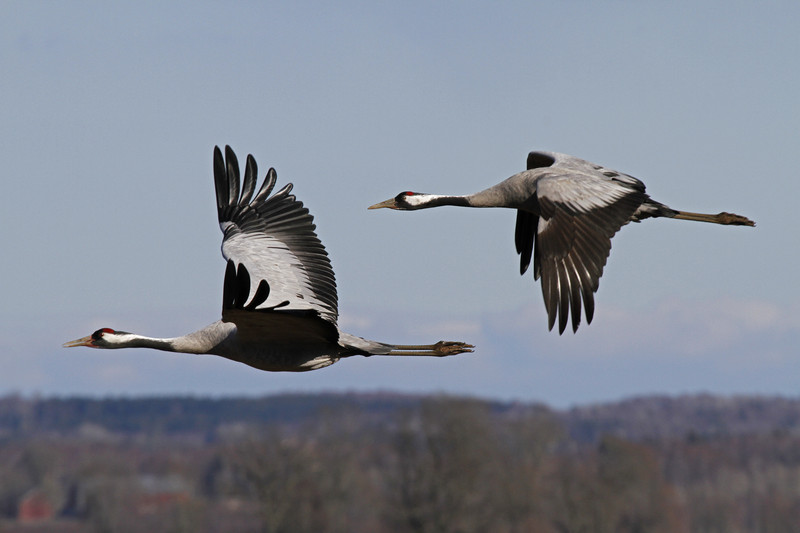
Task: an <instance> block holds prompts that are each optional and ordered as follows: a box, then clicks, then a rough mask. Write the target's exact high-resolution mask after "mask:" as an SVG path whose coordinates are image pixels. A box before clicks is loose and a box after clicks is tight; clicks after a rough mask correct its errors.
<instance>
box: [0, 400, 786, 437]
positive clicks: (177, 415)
mask: <svg viewBox="0 0 800 533" xmlns="http://www.w3.org/2000/svg"><path fill="white" fill-rule="evenodd" d="M424 398H425V396H416V395H404V394H392V393H372V394H363V393H359V394H355V393H353V394H333V393H326V394H281V395H274V396H265V397H256V398H245V397H240V398H197V397H183V396H179V397H143V398H102V399H92V398H23V397H19V396H6V397H3V398H0V437H2V436H6V437H10V436H23V435H24V436H30V435H31V434H36V433H59V434H70V433H74V432H77V431H79V430H82V429H83V430H85V429H86V428H87V427H89V428H95V429H99V430H102V431H105V432H109V433H112V434H118V435H134V434H150V435H151V434H164V435H174V436H178V435H181V434H193V435H204V436H206V437H207V438H213V436H214V434H215V433H216V432H217V431H218V430H219V429H220V428H224V427H230V426H232V425H236V424H245V425H257V426H269V425H272V424H280V425H300V424H303V423H308V422H311V421H313V420H315V419H318V418H319V417H321V416H323V417H324V414H325V412H326V411H333V410H335V411H342V410H351V411H354V412H358V413H359V415H360V417H361V418H362V419H363V421H364V422H365V423H368V421H369V420H371V419H372V420H375V419H387V418H392V417H396V416H398V415H399V414H400V413H402V412H403V411H404V410H409V409H414V408H415V407H417V406H418V405H419V403H420V402H421V401H422V400H423V399H424ZM478 401H480V402H483V403H485V404H486V405H487V406H488V407H489V409H490V411H491V412H492V413H493V414H495V415H496V416H515V414H516V413H520V412H525V411H529V410H539V411H543V412H548V413H550V414H552V416H553V417H554V418H556V419H558V420H560V421H561V422H562V423H563V426H564V429H565V431H566V433H567V434H568V435H569V436H570V437H571V438H572V439H573V440H575V441H577V442H580V443H592V442H597V441H598V440H599V439H600V438H601V437H602V436H603V435H614V436H618V437H621V438H625V439H628V440H633V441H645V440H654V439H669V438H686V437H695V438H709V437H715V436H717V437H718V436H731V435H741V434H766V433H772V432H786V433H789V434H800V399H799V398H794V399H793V398H783V397H747V396H742V397H735V396H734V397H723V396H712V395H707V394H703V395H692V396H678V397H668V396H644V397H638V398H631V399H626V400H623V401H619V402H614V403H602V404H595V405H588V406H581V407H575V408H572V409H567V410H553V409H550V408H548V407H546V406H543V405H541V404H524V403H507V402H499V401H482V400H478Z"/></svg>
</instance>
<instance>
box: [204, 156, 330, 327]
mask: <svg viewBox="0 0 800 533" xmlns="http://www.w3.org/2000/svg"><path fill="white" fill-rule="evenodd" d="M257 173H258V167H257V165H256V161H255V159H254V158H253V156H251V155H248V156H247V166H246V168H245V175H244V181H243V182H241V183H240V176H239V162H238V160H237V159H236V154H234V152H233V150H231V148H230V147H229V146H226V147H225V158H224V159H223V156H222V151H221V150H220V149H219V147H214V182H215V184H216V192H217V213H218V216H219V225H220V228H221V229H222V233H223V235H224V236H223V238H222V255H223V257H225V259H226V260H228V268H227V271H226V275H225V291H224V295H223V305H224V307H228V308H238V309H245V310H249V311H254V310H265V309H270V308H272V309H281V310H287V311H289V310H291V311H308V312H316V313H317V314H318V315H319V317H321V318H322V319H324V320H326V321H328V322H330V323H332V324H334V325H335V324H336V321H337V316H338V310H337V309H338V307H337V296H336V279H335V277H334V274H333V269H332V268H331V262H330V260H329V259H328V254H327V252H326V251H325V247H324V246H323V245H322V243H321V242H320V240H319V238H318V237H317V235H316V233H315V232H314V229H315V226H314V217H312V216H311V214H310V213H309V212H308V209H306V208H305V207H303V203H302V202H300V201H298V200H297V199H296V198H295V197H294V195H292V194H289V193H290V192H291V190H292V184H291V183H289V184H287V185H286V186H284V187H283V188H282V189H280V190H279V191H278V192H276V193H275V194H273V195H272V196H270V193H271V192H272V190H273V188H274V187H275V182H276V180H277V174H276V172H275V169H272V168H270V169H269V172H267V176H266V177H265V178H264V183H263V184H262V185H261V188H260V189H259V190H258V192H257V193H256V192H255V191H256V181H257ZM254 193H255V195H254ZM240 293H241V294H240ZM244 293H246V294H244Z"/></svg>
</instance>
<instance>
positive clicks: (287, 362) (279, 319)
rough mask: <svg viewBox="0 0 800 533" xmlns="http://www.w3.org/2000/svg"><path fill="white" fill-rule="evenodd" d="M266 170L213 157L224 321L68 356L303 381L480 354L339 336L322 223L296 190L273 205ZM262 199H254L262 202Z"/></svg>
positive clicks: (88, 340)
mask: <svg viewBox="0 0 800 533" xmlns="http://www.w3.org/2000/svg"><path fill="white" fill-rule="evenodd" d="M257 173H258V167H257V166H256V161H255V159H254V158H253V156H251V155H248V156H247V166H246V169H245V175H244V181H243V182H241V183H240V179H239V163H238V160H237V159H236V154H234V152H233V150H231V148H230V147H229V146H226V147H225V158H224V159H223V156H222V151H221V150H220V149H219V147H215V148H214V181H215V184H216V193H217V213H218V218H219V225H220V228H221V229H222V233H223V235H224V237H223V239H222V255H223V257H224V258H225V259H226V260H227V267H226V270H225V281H224V286H223V296H222V319H221V320H218V321H217V322H214V323H213V324H211V325H209V326H206V327H205V328H203V329H201V330H198V331H195V332H194V333H190V334H188V335H184V336H182V337H174V338H167V339H159V338H153V337H145V336H142V335H136V334H133V333H128V332H124V331H115V330H113V329H111V328H102V329H98V330H97V331H95V332H94V333H92V334H91V335H89V336H88V337H83V338H82V339H77V340H74V341H71V342H67V343H65V344H64V346H65V347H74V346H88V347H91V348H154V349H156V350H165V351H169V352H183V353H192V354H214V355H219V356H222V357H225V358H227V359H231V360H233V361H239V362H240V363H244V364H246V365H250V366H252V367H254V368H258V369H260V370H267V371H291V372H300V371H306V370H316V369H318V368H323V367H326V366H328V365H331V364H333V363H335V362H336V361H338V360H339V359H341V358H343V357H350V356H353V355H362V356H371V355H394V356H400V355H402V356H437V357H442V356H447V355H455V354H459V353H464V352H471V351H473V350H472V349H473V346H472V345H470V344H466V343H463V342H445V341H440V342H437V343H436V344H433V345H411V346H409V345H395V344H386V343H382V342H376V341H371V340H367V339H363V338H361V337H356V336H355V335H351V334H349V333H345V332H343V331H340V330H339V328H338V327H337V318H338V304H337V295H336V280H335V278H334V275H333V269H332V268H331V263H330V260H329V259H328V254H327V253H326V251H325V248H324V247H323V245H322V243H321V242H320V240H319V238H318V237H317V235H316V233H315V232H314V229H315V226H314V223H313V221H314V218H313V217H312V216H311V214H310V213H309V212H308V209H306V208H305V207H303V204H302V202H300V201H298V200H297V199H296V198H295V197H294V195H292V194H289V193H290V192H291V190H292V184H291V183H289V184H287V185H286V186H284V187H283V188H282V189H280V190H279V191H278V192H276V193H275V194H273V195H272V196H270V193H272V190H273V188H274V186H275V182H276V180H277V174H276V172H275V169H272V168H271V169H269V171H268V172H267V175H266V177H265V178H264V182H263V184H262V185H261V187H260V189H259V190H258V192H256V182H257ZM254 193H255V195H254Z"/></svg>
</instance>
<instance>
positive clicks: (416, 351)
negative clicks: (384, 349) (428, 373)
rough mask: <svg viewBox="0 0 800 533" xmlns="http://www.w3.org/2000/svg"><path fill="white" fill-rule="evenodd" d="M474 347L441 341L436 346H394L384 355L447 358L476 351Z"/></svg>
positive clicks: (462, 343) (463, 343)
mask: <svg viewBox="0 0 800 533" xmlns="http://www.w3.org/2000/svg"><path fill="white" fill-rule="evenodd" d="M474 348H475V347H474V346H473V345H471V344H467V343H465V342H456V341H439V342H437V343H436V344H413V345H394V346H392V349H391V351H389V353H387V354H382V355H425V356H433V357H447V356H448V355H457V354H460V353H466V352H472V351H474Z"/></svg>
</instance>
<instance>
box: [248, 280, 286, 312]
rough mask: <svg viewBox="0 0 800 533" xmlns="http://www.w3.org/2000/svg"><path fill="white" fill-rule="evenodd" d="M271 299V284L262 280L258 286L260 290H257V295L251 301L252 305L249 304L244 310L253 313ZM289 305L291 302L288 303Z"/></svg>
mask: <svg viewBox="0 0 800 533" xmlns="http://www.w3.org/2000/svg"><path fill="white" fill-rule="evenodd" d="M267 298H269V283H267V281H266V280H263V279H262V280H261V282H260V283H259V284H258V288H257V289H256V293H255V294H254V295H253V299H252V300H250V303H249V304H247V305H246V306H245V307H244V308H245V309H247V310H248V311H252V310H253V309H255V308H256V307H258V306H259V305H261V304H263V303H264V302H266V301H267ZM286 303H287V304H288V303H289V302H286Z"/></svg>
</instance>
